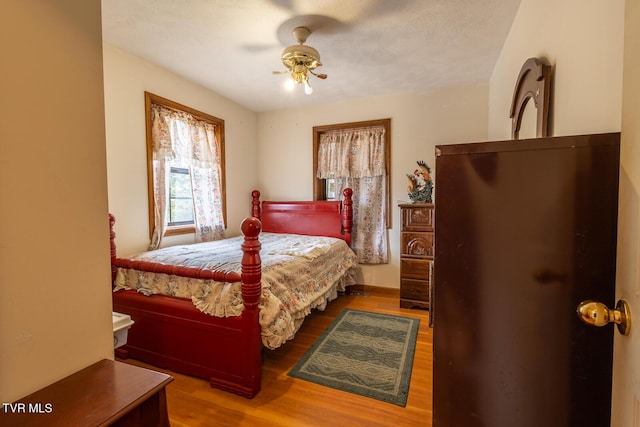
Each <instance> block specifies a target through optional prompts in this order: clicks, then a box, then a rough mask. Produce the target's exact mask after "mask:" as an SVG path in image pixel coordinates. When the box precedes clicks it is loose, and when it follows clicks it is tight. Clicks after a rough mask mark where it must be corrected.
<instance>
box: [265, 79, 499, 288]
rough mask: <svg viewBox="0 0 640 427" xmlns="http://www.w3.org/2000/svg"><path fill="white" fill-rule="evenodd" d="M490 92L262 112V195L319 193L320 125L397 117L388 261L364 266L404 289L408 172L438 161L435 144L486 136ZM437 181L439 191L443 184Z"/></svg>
mask: <svg viewBox="0 0 640 427" xmlns="http://www.w3.org/2000/svg"><path fill="white" fill-rule="evenodd" d="M316 90H322V88H321V87H318V88H316ZM487 96H488V87H487V86H486V85H475V86H466V87H455V88H448V89H443V90H441V91H438V92H434V93H429V94H403V95H392V96H383V97H376V98H363V99H360V100H355V101H348V102H340V103H335V104H329V105H321V106H311V107H303V108H296V109H286V110H278V111H271V112H265V113H260V114H259V116H258V142H259V144H258V147H259V158H258V169H259V182H260V185H259V188H260V190H261V191H262V193H263V195H264V197H263V198H264V199H272V200H311V199H312V198H313V176H312V171H313V169H312V158H313V157H312V155H313V153H312V148H313V147H312V146H313V135H312V128H313V127H314V126H320V125H330V124H336V123H347V122H357V121H364V120H374V119H384V118H391V196H390V197H391V201H392V205H391V206H392V212H391V214H392V228H391V229H390V230H389V250H390V255H391V256H390V259H389V264H385V265H380V266H363V273H364V284H366V285H373V286H384V287H393V288H398V287H399V286H400V284H399V282H400V272H399V264H400V252H399V251H400V231H399V226H400V225H399V224H400V222H399V215H398V212H399V208H398V207H397V201H398V200H402V201H409V198H408V196H407V178H406V176H405V173H407V172H412V171H413V170H414V169H415V167H416V161H418V160H424V161H425V162H427V163H428V164H429V165H430V166H432V167H433V166H435V157H434V148H435V146H436V145H437V144H450V143H457V142H472V141H481V140H486V138H487V120H488V113H487ZM434 171H435V169H434ZM435 188H436V198H437V191H438V190H437V188H438V185H437V183H436V184H435Z"/></svg>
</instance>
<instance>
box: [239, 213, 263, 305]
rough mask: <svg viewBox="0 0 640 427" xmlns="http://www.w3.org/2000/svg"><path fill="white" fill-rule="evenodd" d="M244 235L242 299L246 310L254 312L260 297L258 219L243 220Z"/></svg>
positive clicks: (260, 224) (241, 226) (260, 274)
mask: <svg viewBox="0 0 640 427" xmlns="http://www.w3.org/2000/svg"><path fill="white" fill-rule="evenodd" d="M240 228H241V230H242V233H243V234H244V243H242V252H243V255H242V275H241V277H242V298H243V300H244V306H245V309H247V310H256V309H257V308H258V303H259V302H260V296H261V295H262V265H261V263H262V261H261V259H260V247H261V246H262V245H261V244H260V240H258V236H259V234H260V230H261V229H262V223H261V222H260V220H259V219H258V218H245V219H244V220H243V221H242V224H241V225H240Z"/></svg>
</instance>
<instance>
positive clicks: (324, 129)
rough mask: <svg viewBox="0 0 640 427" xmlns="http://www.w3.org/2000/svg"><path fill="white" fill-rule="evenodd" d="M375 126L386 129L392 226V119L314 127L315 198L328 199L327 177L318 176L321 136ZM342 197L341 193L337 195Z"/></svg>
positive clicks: (385, 142)
mask: <svg viewBox="0 0 640 427" xmlns="http://www.w3.org/2000/svg"><path fill="white" fill-rule="evenodd" d="M375 126H382V127H383V128H384V130H385V138H384V150H385V159H384V167H385V172H386V176H385V187H386V188H385V189H386V192H387V211H386V218H385V220H386V225H387V228H391V119H390V118H386V119H377V120H366V121H361V122H350V123H337V124H332V125H322V126H314V127H313V200H327V194H326V185H325V181H326V180H325V179H321V178H318V177H317V175H318V148H319V147H320V136H321V135H322V134H323V133H328V132H332V131H336V130H344V129H360V128H369V127H375ZM337 197H338V198H340V195H339V194H338V195H337Z"/></svg>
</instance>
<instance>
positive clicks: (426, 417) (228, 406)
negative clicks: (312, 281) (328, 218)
mask: <svg viewBox="0 0 640 427" xmlns="http://www.w3.org/2000/svg"><path fill="white" fill-rule="evenodd" d="M362 293H363V294H364V295H362ZM345 307H349V308H354V309H359V310H368V311H373V312H378V313H386V314H396V315H401V316H407V317H415V318H419V319H420V329H419V332H418V342H417V344H416V352H415V357H414V364H413V371H412V375H411V385H410V388H409V398H408V400H407V406H406V407H401V406H397V405H393V404H390V403H385V402H381V401H378V400H375V399H371V398H367V397H363V396H359V395H356V394H352V393H347V392H343V391H339V390H335V389H332V388H329V387H324V386H320V385H317V384H314V383H310V382H307V381H304V380H300V379H296V378H291V377H289V376H287V372H289V370H290V369H291V368H292V367H293V365H294V364H295V363H296V362H297V361H298V360H299V359H300V358H301V357H302V356H303V354H304V353H305V352H306V351H307V350H308V349H309V348H310V347H311V345H312V344H313V343H314V342H315V340H316V339H317V338H318V337H319V336H320V334H322V332H323V331H324V330H325V329H326V328H327V327H328V326H329V324H330V323H331V322H332V321H333V319H334V318H335V317H336V316H337V315H338V314H339V313H340V311H342V309H343V308H345ZM428 324H429V312H428V311H424V310H409V309H401V308H399V291H398V290H397V289H386V288H377V287H376V288H374V287H366V288H365V289H364V290H363V291H362V292H361V295H344V296H340V297H339V298H338V299H337V300H335V301H333V302H331V303H330V304H329V305H328V306H327V309H326V310H325V311H324V312H320V311H314V312H313V313H312V314H311V315H310V316H309V317H308V318H307V319H306V320H305V322H304V324H303V325H302V327H301V328H300V330H299V331H298V333H297V334H296V337H295V339H294V340H292V341H289V342H288V343H286V344H285V345H284V346H282V347H280V348H279V349H277V350H265V352H264V358H263V378H262V390H261V391H260V393H258V395H257V396H256V397H254V398H253V399H246V398H244V397H239V396H236V395H233V394H230V393H225V392H223V391H220V390H216V389H214V388H211V387H210V386H209V383H208V382H207V381H206V380H204V379H199V378H193V377H189V376H185V375H181V374H177V373H174V372H171V371H167V370H161V371H163V372H167V373H169V374H171V375H172V376H173V377H174V378H175V381H174V382H172V383H171V384H169V386H168V387H167V403H168V407H169V419H170V421H171V425H172V426H173V427H198V426H255V427H261V426H265V427H266V426H269V427H276V426H282V427H285V426H286V427H292V426H295V427H298V426H331V427H336V426H367V427H371V426H403V427H407V426H431V402H432V399H431V397H432V354H433V352H432V338H433V335H432V332H433V330H432V329H430V328H429V325H428ZM125 362H127V363H131V364H135V365H139V366H145V367H148V368H151V369H157V368H154V367H152V366H150V365H146V364H144V363H141V362H139V361H135V360H126V361H125Z"/></svg>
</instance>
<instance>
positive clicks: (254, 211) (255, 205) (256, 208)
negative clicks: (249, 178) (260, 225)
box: [251, 190, 262, 219]
mask: <svg viewBox="0 0 640 427" xmlns="http://www.w3.org/2000/svg"><path fill="white" fill-rule="evenodd" d="M251 216H252V217H254V218H258V219H262V217H261V215H260V192H259V191H258V190H253V191H252V192H251Z"/></svg>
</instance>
